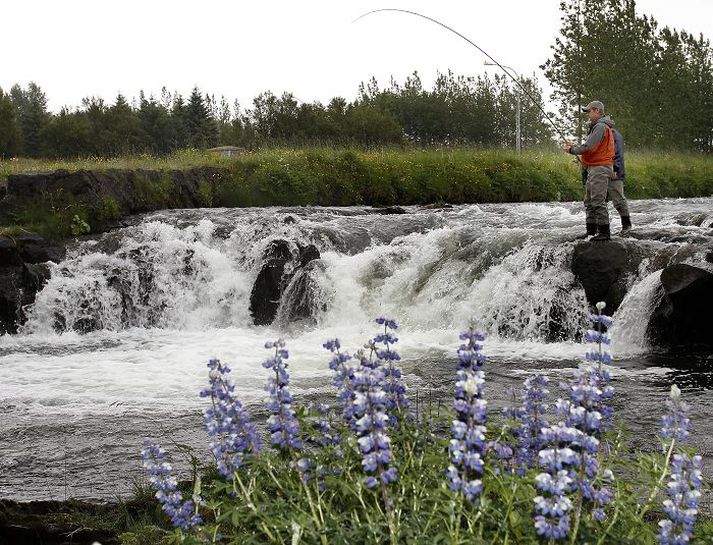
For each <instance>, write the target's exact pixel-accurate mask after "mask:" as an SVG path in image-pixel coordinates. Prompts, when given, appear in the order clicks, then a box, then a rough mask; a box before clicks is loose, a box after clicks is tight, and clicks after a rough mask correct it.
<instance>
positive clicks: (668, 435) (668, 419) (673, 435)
mask: <svg viewBox="0 0 713 545" xmlns="http://www.w3.org/2000/svg"><path fill="white" fill-rule="evenodd" d="M666 407H667V408H668V410H669V412H668V413H667V414H665V415H664V416H663V417H662V418H661V437H662V438H664V439H671V440H678V441H683V440H684V439H686V438H687V437H688V433H689V431H690V430H691V421H690V420H689V418H688V416H687V413H688V411H689V410H690V407H689V406H688V404H687V403H686V402H684V401H683V400H682V399H681V390H679V388H678V386H676V385H675V384H674V385H673V386H672V387H671V395H670V396H669V398H668V399H667V400H666Z"/></svg>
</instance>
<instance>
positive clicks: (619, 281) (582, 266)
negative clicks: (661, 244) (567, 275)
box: [572, 240, 645, 314]
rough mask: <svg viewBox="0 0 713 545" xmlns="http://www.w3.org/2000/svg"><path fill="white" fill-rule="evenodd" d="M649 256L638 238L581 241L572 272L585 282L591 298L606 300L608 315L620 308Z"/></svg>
mask: <svg viewBox="0 0 713 545" xmlns="http://www.w3.org/2000/svg"><path fill="white" fill-rule="evenodd" d="M644 257H645V255H644V253H643V250H642V249H641V247H640V246H639V245H637V243H636V242H634V241H628V240H610V241H605V242H589V241H581V242H578V243H577V245H576V246H575V248H574V252H573V254H572V272H573V273H574V275H575V277H576V278H577V280H578V281H579V282H580V283H581V284H582V287H583V288H584V293H585V295H586V296H587V301H588V302H589V304H590V305H595V304H597V303H598V302H599V301H604V302H605V303H606V305H607V306H606V310H605V312H606V313H607V314H612V313H614V312H615V311H616V309H618V308H619V305H621V302H622V301H623V300H624V296H625V295H626V292H627V290H628V287H629V282H630V279H631V278H632V277H633V275H635V274H637V272H638V268H639V264H640V263H641V261H642V259H643V258H644Z"/></svg>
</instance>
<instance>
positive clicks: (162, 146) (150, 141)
mask: <svg viewBox="0 0 713 545" xmlns="http://www.w3.org/2000/svg"><path fill="white" fill-rule="evenodd" d="M137 116H138V119H139V123H140V125H141V134H142V135H143V138H144V141H143V144H142V148H143V149H145V150H146V151H149V152H151V153H154V154H157V155H165V154H167V153H170V152H171V151H173V150H174V147H173V145H172V139H173V132H172V131H173V127H174V124H173V121H172V119H171V113H170V112H169V110H168V108H167V107H166V106H164V104H163V102H161V103H159V102H157V101H156V100H155V99H154V97H152V96H151V97H149V98H148V99H147V98H146V96H145V95H144V93H143V91H141V92H140V93H139V110H138V112H137Z"/></svg>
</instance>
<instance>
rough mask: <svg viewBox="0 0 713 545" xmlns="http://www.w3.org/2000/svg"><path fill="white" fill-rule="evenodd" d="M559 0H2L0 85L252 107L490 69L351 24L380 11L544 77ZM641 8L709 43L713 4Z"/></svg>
mask: <svg viewBox="0 0 713 545" xmlns="http://www.w3.org/2000/svg"><path fill="white" fill-rule="evenodd" d="M559 1H560V0H487V1H486V0H470V1H463V0H440V1H438V2H426V1H423V0H409V1H406V0H390V1H389V2H378V1H375V0H366V1H365V0H362V1H356V0H331V1H322V0H302V1H299V2H295V1H283V0H279V1H278V0H262V1H254V2H245V1H243V2H240V1H237V0H233V1H225V0H204V1H202V2H197V1H195V0H193V1H190V2H189V1H185V0H171V1H169V0H140V1H139V0H123V1H122V2H111V3H110V2H106V1H98V0H62V1H57V0H0V28H1V29H2V32H0V87H2V88H3V89H6V90H7V89H9V87H10V86H11V85H12V84H14V83H20V84H21V85H23V86H24V85H26V84H27V83H28V82H29V81H35V82H37V83H38V84H39V85H40V86H41V87H42V88H43V89H44V91H45V92H46V93H47V96H48V98H49V106H50V109H51V110H54V111H57V110H59V109H60V108H61V107H62V106H63V105H69V106H72V107H74V106H76V105H79V104H80V102H81V99H82V97H85V96H88V95H98V96H102V97H104V98H105V99H106V100H107V101H108V102H110V103H111V102H113V100H114V98H115V96H116V94H117V93H118V92H122V93H123V94H124V95H126V96H128V97H129V98H131V97H133V96H138V92H139V90H140V89H144V91H146V93H147V94H151V93H153V94H155V95H156V96H158V95H159V94H160V90H161V87H162V86H164V85H165V86H166V87H167V88H168V89H169V90H178V91H180V92H181V93H182V94H184V95H187V94H189V93H190V90H191V89H192V87H193V86H194V85H198V86H199V87H200V88H201V90H202V91H204V92H209V93H215V94H216V95H218V96H219V95H221V94H224V95H225V96H226V97H227V98H228V99H229V100H231V102H232V100H233V99H236V98H237V99H238V100H239V101H240V102H241V105H242V106H243V107H244V108H245V107H250V106H251V101H252V98H253V97H255V96H256V95H257V94H259V93H260V92H262V91H265V90H272V91H273V92H274V93H276V94H281V93H282V92H283V91H291V92H293V93H294V94H295V96H296V97H297V98H298V99H300V100H304V101H307V102H311V101H313V100H320V101H323V102H326V101H328V100H329V99H330V98H331V97H333V96H337V95H338V96H343V97H345V98H347V99H348V100H352V99H353V98H354V97H356V94H357V88H358V85H359V82H360V81H366V80H367V79H368V78H369V77H370V76H372V75H374V76H376V77H377V79H378V80H379V82H380V83H381V84H382V85H386V84H387V83H388V81H389V77H390V76H391V75H394V77H395V78H396V79H397V81H399V82H401V81H403V79H404V78H405V77H406V76H407V75H408V74H410V73H411V72H413V71H414V70H418V72H419V74H420V75H421V78H422V80H423V81H424V84H425V85H426V86H430V85H431V83H432V82H433V78H434V76H435V73H436V71H437V70H441V71H446V70H447V69H449V68H450V69H452V70H453V71H454V72H455V73H456V74H467V75H475V74H479V73H483V72H485V71H486V70H493V69H492V68H486V67H484V66H483V62H484V60H485V59H484V57H483V55H481V54H480V53H479V52H478V51H476V50H475V49H474V48H472V47H471V46H469V45H468V44H467V43H466V42H464V41H462V40H461V39H460V38H458V37H456V36H454V35H452V34H450V33H448V32H446V31H445V30H444V29H442V28H440V27H438V26H436V25H434V24H432V23H429V22H427V21H424V20H422V19H419V18H417V17H414V16H409V15H405V14H398V13H381V14H376V15H371V16H369V17H367V18H365V19H362V20H361V21H359V22H357V23H352V21H353V20H354V19H355V18H356V17H358V16H359V15H361V14H363V13H365V12H367V11H369V10H372V9H378V8H386V7H388V8H401V9H409V10H412V11H418V12H420V13H423V14H424V15H428V16H430V17H433V18H436V19H438V20H440V21H442V22H443V23H445V24H447V25H449V26H452V27H453V28H455V29H456V30H458V31H459V32H461V33H462V34H464V35H466V36H467V37H469V38H470V39H471V40H473V41H474V42H475V43H476V44H478V45H479V46H480V47H481V48H483V49H485V50H486V51H488V52H489V53H490V54H491V55H492V56H493V57H495V58H496V59H497V60H498V61H499V62H501V63H502V64H507V65H510V66H512V67H513V68H515V69H516V70H519V71H520V72H521V73H523V74H528V75H530V74H533V73H535V74H537V75H538V76H539V77H540V82H541V84H543V85H545V84H546V81H545V78H544V76H543V75H542V73H541V71H540V69H539V65H541V64H542V63H543V62H544V61H545V60H546V59H547V58H548V56H549V54H550V46H551V45H552V44H553V42H554V39H555V36H556V35H557V33H558V30H559V26H560V20H559V17H560V14H559V9H558V6H559ZM637 9H638V11H639V12H640V13H647V14H652V15H653V16H654V17H655V18H656V19H657V20H658V21H659V23H660V24H662V25H668V26H673V27H676V28H679V29H685V30H687V31H689V32H693V33H695V34H698V33H703V34H704V35H705V36H706V37H708V38H713V0H676V1H671V0H639V1H638V3H637ZM545 88H546V92H549V91H547V90H548V89H549V87H547V86H546V87H545Z"/></svg>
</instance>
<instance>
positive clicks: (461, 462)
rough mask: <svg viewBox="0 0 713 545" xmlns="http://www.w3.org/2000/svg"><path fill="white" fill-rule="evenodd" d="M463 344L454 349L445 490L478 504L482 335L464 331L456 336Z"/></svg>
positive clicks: (482, 415)
mask: <svg viewBox="0 0 713 545" xmlns="http://www.w3.org/2000/svg"><path fill="white" fill-rule="evenodd" d="M460 339H461V340H463V341H466V342H465V343H464V344H462V345H461V346H460V347H459V348H458V363H457V365H456V385H455V397H454V400H453V404H454V407H455V410H456V420H453V424H452V426H451V433H452V436H453V438H452V439H451V442H450V446H449V451H450V462H451V464H450V465H449V466H448V471H447V478H448V486H449V487H450V489H451V490H453V491H454V492H458V493H462V494H463V496H464V497H465V498H466V499H467V500H468V501H471V502H473V503H477V502H478V501H479V500H480V493H481V492H482V489H483V486H482V480H481V476H482V474H483V456H484V454H485V448H486V444H485V432H486V427H485V420H486V416H487V403H486V401H485V400H484V399H483V389H484V386H485V375H484V373H483V371H482V370H481V369H480V367H481V366H482V364H483V362H484V361H485V356H484V355H483V354H482V353H481V350H482V349H483V345H482V344H481V343H482V341H483V340H485V337H484V335H483V334H482V333H478V332H475V331H472V330H471V331H466V332H464V333H461V334H460Z"/></svg>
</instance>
